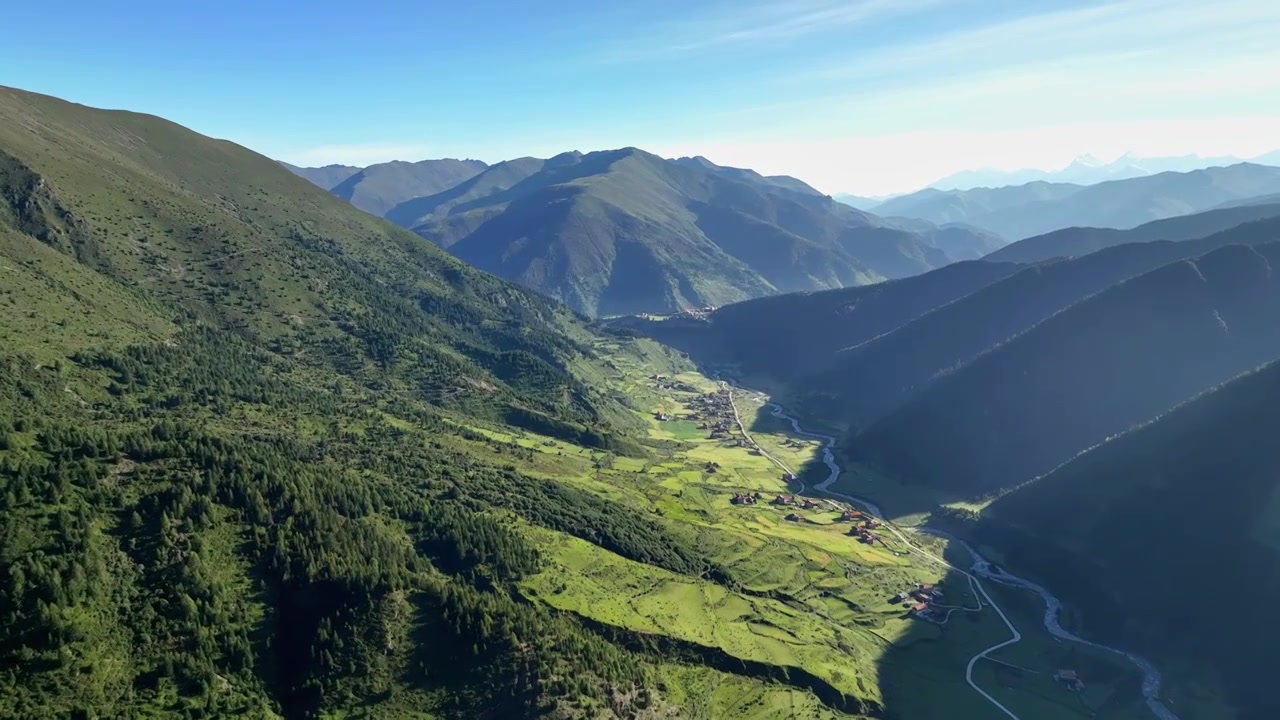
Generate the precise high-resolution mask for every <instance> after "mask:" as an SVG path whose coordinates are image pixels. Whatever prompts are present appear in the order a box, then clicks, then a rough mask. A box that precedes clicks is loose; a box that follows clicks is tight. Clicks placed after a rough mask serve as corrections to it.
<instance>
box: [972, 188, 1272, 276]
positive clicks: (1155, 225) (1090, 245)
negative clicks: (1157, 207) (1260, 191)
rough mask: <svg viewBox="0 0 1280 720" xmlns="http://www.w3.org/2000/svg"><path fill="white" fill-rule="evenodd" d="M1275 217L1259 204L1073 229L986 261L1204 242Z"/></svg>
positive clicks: (1009, 248)
mask: <svg viewBox="0 0 1280 720" xmlns="http://www.w3.org/2000/svg"><path fill="white" fill-rule="evenodd" d="M1276 216H1280V204H1277V203H1263V202H1260V203H1250V204H1249V205H1243V206H1239V207H1232V208H1222V209H1217V210H1209V211H1206V212H1202V213H1196V214H1195V215H1183V216H1179V217H1172V218H1166V219H1164V220H1155V221H1152V222H1149V223H1146V224H1145V225H1139V226H1138V227H1136V228H1132V229H1130V230H1115V229H1112V228H1092V227H1071V228H1065V229H1063V230H1057V231H1054V232H1051V233H1046V234H1044V235H1037V236H1036V237H1031V238H1027V239H1025V240H1019V241H1018V242H1015V243H1013V244H1011V245H1007V246H1005V247H1003V248H1001V249H999V250H996V251H995V252H992V253H991V254H989V255H987V256H986V257H987V259H989V260H998V261H1002V262H1020V263H1030V262H1041V261H1044V260H1051V259H1053V258H1059V257H1079V256H1081V255H1088V254H1089V253H1092V252H1097V251H1099V250H1102V249H1103V248H1108V247H1114V246H1116V245H1122V244H1124V243H1134V242H1151V241H1152V240H1174V241H1178V240H1191V239H1194V238H1201V237H1204V236H1206V235H1211V234H1213V233H1216V232H1221V231H1223V230H1227V229H1229V228H1232V227H1235V226H1236V225H1239V224H1241V223H1246V222H1251V221H1253V220H1262V219H1265V218H1270V217H1276Z"/></svg>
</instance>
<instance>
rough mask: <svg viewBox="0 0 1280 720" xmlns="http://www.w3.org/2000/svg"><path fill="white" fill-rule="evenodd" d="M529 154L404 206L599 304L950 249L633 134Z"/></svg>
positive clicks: (829, 274)
mask: <svg viewBox="0 0 1280 720" xmlns="http://www.w3.org/2000/svg"><path fill="white" fill-rule="evenodd" d="M532 167H533V163H531V162H526V163H525V164H524V165H522V166H521V167H520V168H519V169H518V170H519V171H512V170H511V169H504V170H503V173H502V174H501V176H500V177H498V178H495V179H494V180H490V179H488V178H485V174H482V175H481V176H479V177H478V178H477V181H478V182H476V183H475V184H474V185H468V184H465V183H464V184H463V185H462V186H459V187H458V188H456V189H454V190H451V191H449V192H446V193H441V194H440V195H438V196H436V197H432V198H423V199H422V200H421V201H415V202H413V203H409V204H407V205H406V206H404V207H403V208H402V209H401V210H399V211H397V212H396V213H395V217H396V218H397V219H398V220H399V221H401V222H406V223H411V222H413V218H415V217H416V218H418V219H419V220H421V222H419V223H418V224H417V225H415V226H414V230H415V231H416V232H418V233H419V234H420V235H422V236H423V237H426V238H428V239H430V240H432V241H433V242H435V243H437V244H439V245H441V246H442V247H446V248H448V249H449V251H450V252H451V253H453V254H455V255H457V256H458V257H460V258H463V259H464V260H466V261H467V262H469V263H471V264H473V265H475V266H477V267H480V268H482V269H485V270H488V271H490V272H493V273H495V274H498V275H500V276H502V277H506V278H509V279H513V280H516V281H518V282H520V283H522V284H525V285H527V286H529V287H533V288H535V289H538V290H540V291H542V292H544V293H546V294H548V295H551V296H552V297H555V298H558V299H560V300H563V301H564V302H566V303H568V304H569V305H570V306H572V307H574V308H576V309H578V310H581V311H583V312H586V313H588V314H593V315H612V314H624V313H636V312H667V311H672V310H679V309H684V308H690V307H702V306H705V305H721V304H724V303H727V302H732V301H736V300H744V299H747V298H751V297H757V296H761V295H769V294H774V293H777V292H783V291H791V290H812V289H823V288H830V287H838V286H842V285H851V284H864V283H867V282H871V281H875V280H879V279H882V278H885V277H901V276H905V275H912V274H916V273H919V272H922V271H924V270H927V269H930V268H932V267H938V266H941V265H944V264H947V263H949V262H950V261H951V257H950V256H949V255H948V254H947V253H946V252H945V251H943V250H942V249H940V248H939V247H938V246H937V245H935V244H934V236H933V233H932V231H933V228H932V227H931V226H926V229H925V231H924V232H921V231H918V230H908V229H902V228H901V227H898V226H895V225H892V224H889V223H884V222H882V221H880V220H879V219H878V218H876V217H875V216H871V215H867V214H865V213H860V212H858V211H856V210H853V209H852V208H849V207H846V206H843V205H840V204H838V203H835V202H834V201H832V200H831V199H830V198H827V197H825V196H821V195H818V194H817V193H815V192H809V191H804V192H797V191H795V190H792V189H790V188H789V187H785V185H786V184H785V183H783V184H782V185H780V184H778V182H777V181H776V179H774V180H770V179H769V178H763V177H760V176H758V175H756V174H755V173H751V172H749V171H737V170H735V169H732V168H729V169H726V168H720V167H719V166H712V165H709V164H707V163H702V162H696V161H688V162H676V161H669V160H663V159H662V158H659V157H657V156H655V155H651V154H649V153H645V152H643V151H640V150H636V149H634V148H627V149H623V150H615V151H606V152H596V153H590V154H587V155H580V154H577V153H570V154H565V155H561V156H557V157H556V158H553V159H552V160H549V161H547V162H546V164H545V165H544V166H543V167H541V168H539V169H537V171H536V172H533V173H532V174H526V172H527V171H528V170H531V169H532ZM424 213H428V214H426V215H424ZM960 232H963V231H960Z"/></svg>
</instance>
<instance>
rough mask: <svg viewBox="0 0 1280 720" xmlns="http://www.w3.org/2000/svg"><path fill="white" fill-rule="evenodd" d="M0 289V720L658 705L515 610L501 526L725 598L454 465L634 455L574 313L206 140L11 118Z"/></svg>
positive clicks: (536, 496) (582, 515)
mask: <svg viewBox="0 0 1280 720" xmlns="http://www.w3.org/2000/svg"><path fill="white" fill-rule="evenodd" d="M0 277H2V278H3V280H4V282H3V283H2V284H0V306H2V307H3V309H4V311H3V312H0V338H3V341H4V342H3V344H2V346H0V480H2V481H3V485H2V491H0V668H3V669H4V672H0V715H3V716H5V717H15V718H37V717H38V718H45V717H94V716H97V717H174V716H185V717H218V716H249V717H274V716H283V717H289V718H303V717H317V716H321V715H333V714H335V713H337V714H342V713H346V712H347V711H357V708H358V712H360V713H365V714H372V715H373V716H382V717H395V716H415V717H420V716H422V714H424V713H425V714H427V715H428V716H433V717H477V716H484V715H486V714H488V715H491V716H495V717H513V716H530V715H546V714H551V715H554V716H563V717H574V716H580V715H581V714H585V713H590V714H593V715H597V714H600V713H604V714H606V715H608V714H615V715H623V716H625V715H627V714H629V712H631V711H632V709H634V710H636V711H638V709H639V708H641V707H642V706H648V705H653V706H655V707H662V702H663V701H662V700H661V699H660V698H659V697H658V696H657V695H656V694H653V695H651V694H650V693H651V692H653V689H654V687H655V682H654V680H653V679H652V678H653V675H652V672H653V667H654V663H653V660H652V658H651V657H649V656H647V655H643V654H637V652H636V650H635V649H626V648H627V647H629V645H628V644H627V642H625V638H623V639H622V640H620V639H619V638H618V637H612V638H606V637H604V636H603V635H601V634H600V633H599V632H598V631H597V630H592V629H589V628H588V627H586V626H585V625H584V624H583V623H582V622H581V621H580V620H578V619H577V617H576V616H574V615H572V614H569V613H561V612H554V611H551V610H549V609H547V608H546V607H545V606H543V605H535V604H530V603H528V602H526V601H523V600H521V599H519V597H518V595H517V594H516V593H515V591H514V587H515V583H516V582H517V581H518V580H520V579H521V578H522V577H525V576H527V575H529V574H530V573H532V572H534V571H536V569H537V568H538V567H539V554H538V551H537V550H536V549H535V548H534V547H533V546H532V545H530V544H529V542H528V541H527V540H526V538H525V536H524V535H523V534H522V533H521V532H520V531H519V530H518V528H520V527H543V528H547V529H550V530H553V531H555V532H558V533H563V534H566V535H571V536H577V537H582V538H585V539H589V540H590V541H591V542H593V543H595V544H597V545H599V546H600V547H602V548H604V549H606V550H608V551H609V552H612V553H615V554H617V555H619V556H621V557H625V558H628V559H631V560H634V561H637V562H640V563H646V564H650V565H653V566H656V567H660V568H664V569H666V570H670V571H672V572H674V573H680V574H687V575H690V576H693V577H703V576H707V577H716V578H721V579H723V575H722V574H720V573H719V572H718V571H717V569H716V568H715V567H714V566H712V565H709V564H708V563H706V562H705V561H702V560H700V559H699V554H698V553H697V552H696V551H694V550H693V549H691V548H690V547H688V546H687V545H686V544H685V542H684V541H683V540H681V539H680V538H679V537H677V536H674V535H672V534H670V533H669V531H668V530H667V528H665V527H664V526H661V525H659V524H657V523H655V521H654V519H653V518H652V517H650V516H649V515H646V514H644V513H641V512H638V511H636V510H634V509H631V508H628V507H624V506H621V505H618V504H617V503H615V502H612V501H608V500H605V499H602V498H600V497H598V496H596V495H592V494H588V493H586V492H583V491H580V490H575V489H573V488H567V487H562V486H560V485H559V484H557V483H553V482H552V481H550V480H547V479H540V478H535V477H529V476H526V475H524V474H523V473H521V472H520V470H518V469H517V468H516V467H515V465H512V464H508V465H507V466H506V467H501V466H500V464H499V463H496V462H493V461H492V460H489V461H487V462H481V461H480V460H478V459H477V458H476V457H475V456H474V455H473V454H469V453H464V452H461V451H460V450H459V449H458V448H459V447H460V445H459V443H460V442H462V439H463V436H464V435H466V434H467V433H471V432H472V431H469V430H467V429H466V428H465V427H463V426H461V425H460V421H461V420H466V421H467V422H479V423H488V424H495V423H514V424H518V425H522V426H524V427H528V428H532V429H535V430H537V431H538V432H540V433H542V434H543V435H544V436H545V435H554V436H558V437H562V438H565V439H568V440H571V441H573V442H576V443H580V444H583V445H589V446H593V447H603V448H611V449H613V450H616V451H618V452H624V453H625V452H636V451H638V450H640V448H639V446H638V445H637V444H636V443H635V441H634V440H633V439H631V435H632V433H631V429H632V428H633V426H634V425H635V424H636V423H638V422H639V420H638V418H637V415H636V413H635V412H634V411H632V410H630V409H628V408H626V407H624V406H623V404H622V402H623V401H622V399H620V398H617V397H614V396H613V395H612V394H607V393H606V392H604V391H602V390H596V389H592V388H591V387H589V385H588V383H587V382H586V378H590V377H594V373H596V372H597V369H598V368H599V367H602V366H603V365H602V363H604V362H606V361H605V360H604V359H601V358H597V357H595V355H594V353H593V351H592V350H591V349H590V344H589V343H590V341H592V340H593V336H592V335H591V333H590V331H589V330H587V329H586V327H585V326H584V325H582V324H581V321H580V320H579V319H578V318H576V317H575V316H573V315H572V314H571V313H569V312H567V311H566V310H564V309H563V308H561V307H559V306H557V305H555V304H553V303H551V302H550V301H547V300H545V299H543V298H541V297H539V296H537V295H534V294H532V293H531V292H529V291H526V290H522V289H520V288H517V287H514V286H512V285H510V284H508V283H506V282H503V281H500V280H498V279H496V278H493V277H491V276H488V275H485V274H483V273H479V272H477V271H475V270H472V269H470V268H468V267H466V266H465V265H463V264H461V263H460V262H459V261H457V260H455V259H453V258H450V257H449V256H448V255H446V254H445V253H444V252H442V251H441V250H439V249H437V248H435V247H433V246H431V245H429V244H427V243H425V242H424V241H422V240H421V239H420V238H418V237H417V236H415V235H413V234H412V233H409V232H407V231H404V230H401V229H398V228H395V227H394V226H391V225H390V224H388V223H386V222H384V221H382V220H379V219H377V218H374V217H372V216H369V215H365V214H364V213H361V212H359V211H356V210H354V209H353V208H351V207H350V206H348V205H347V204H346V203H344V202H342V201H341V200H338V199H337V198H334V197H332V196H331V195H329V194H327V193H325V192H324V191H322V190H320V189H319V188H315V187H313V186H312V185H310V184H309V183H307V182H306V181H304V180H302V179H299V178H296V177H294V176H293V175H292V174H291V173H289V171H288V170H286V169H285V168H283V167H281V166H279V165H278V164H276V163H275V162H273V161H270V160H268V159H267V158H264V157H261V156H258V155H256V154H253V153H251V152H249V151H247V150H244V149H243V148H240V147H238V146H235V145H233V144H231V143H227V142H223V141H218V140H212V139H209V138H205V137H202V136H199V135H196V134H195V133H192V132H190V131H188V130H185V129H183V128H181V127H179V126H177V125H174V124H172V123H169V122H167V121H164V120H160V119H158V118H154V117H149V116H144V115H137V114H132V113H125V112H108V111H101V110H93V109H90V108H85V107H83V106H78V105H73V104H71V103H66V102H63V101H61V100H56V99H54V98H49V97H45V96H40V95H34V94H30V93H25V92H21V91H16V90H10V89H0ZM472 434H474V433H472ZM635 647H636V648H638V647H640V645H639V644H637V645H636V646H635ZM592 698H594V700H593V699H592ZM587 708H594V710H587Z"/></svg>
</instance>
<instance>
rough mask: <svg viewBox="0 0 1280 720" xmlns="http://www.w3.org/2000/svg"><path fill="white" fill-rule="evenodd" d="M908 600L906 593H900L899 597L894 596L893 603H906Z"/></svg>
mask: <svg viewBox="0 0 1280 720" xmlns="http://www.w3.org/2000/svg"><path fill="white" fill-rule="evenodd" d="M906 599H907V594H906V593H904V592H900V593H898V594H897V595H894V596H893V601H894V602H895V603H901V602H905V601H906Z"/></svg>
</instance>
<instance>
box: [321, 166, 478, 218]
mask: <svg viewBox="0 0 1280 720" xmlns="http://www.w3.org/2000/svg"><path fill="white" fill-rule="evenodd" d="M485 167H486V165H485V164H484V163H483V162H481V161H479V160H454V159H451V158H447V159H443V160H420V161H418V162H403V161H400V160H395V161H392V162H388V163H379V164H377V165H370V166H369V167H367V168H364V169H362V170H360V171H359V172H356V173H354V174H353V175H351V176H350V177H348V178H347V179H345V180H343V181H342V182H340V183H338V184H336V185H334V186H332V187H330V188H329V191H330V192H332V193H333V194H334V195H337V196H338V197H340V198H342V199H343V200H346V201H347V202H349V203H351V204H352V205H355V206H356V207H358V208H360V209H361V210H364V211H365V212H367V213H372V214H374V215H378V216H381V215H385V214H386V213H387V212H388V211H389V210H391V209H392V208H394V207H395V206H397V205H399V204H400V203H402V202H405V201H406V200H411V199H413V198H416V197H422V196H424V195H434V194H435V193H438V192H440V191H441V190H446V189H448V188H451V187H453V186H454V185H457V184H458V183H460V182H462V181H464V180H466V179H468V178H471V177H473V176H475V175H476V174H477V173H479V172H480V171H482V170H484V169H485Z"/></svg>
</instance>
